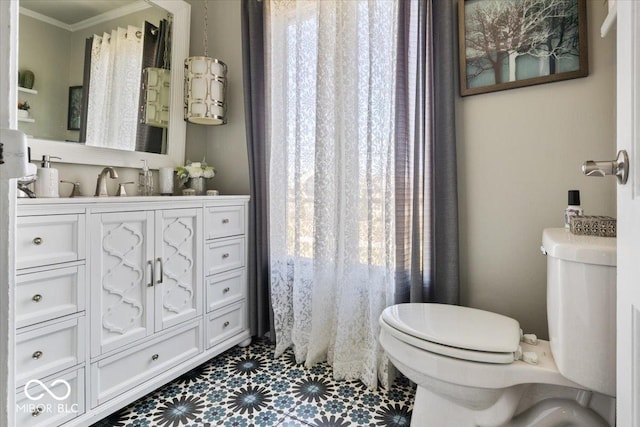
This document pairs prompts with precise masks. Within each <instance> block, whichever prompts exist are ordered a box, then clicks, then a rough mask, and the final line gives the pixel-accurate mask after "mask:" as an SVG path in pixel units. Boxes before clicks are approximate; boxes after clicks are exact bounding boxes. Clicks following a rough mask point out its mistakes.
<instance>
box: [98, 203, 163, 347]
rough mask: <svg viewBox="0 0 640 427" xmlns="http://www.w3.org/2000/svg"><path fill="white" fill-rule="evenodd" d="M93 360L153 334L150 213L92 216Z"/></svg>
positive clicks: (151, 228) (118, 213) (151, 214)
mask: <svg viewBox="0 0 640 427" xmlns="http://www.w3.org/2000/svg"><path fill="white" fill-rule="evenodd" d="M90 221H91V266H90V268H91V310H92V312H91V321H92V325H91V332H92V333H91V355H92V356H93V357H95V356H98V355H100V354H104V353H106V352H109V351H111V350H114V349H116V348H118V347H121V346H123V345H127V344H131V343H134V342H136V341H138V340H140V339H142V338H144V337H147V336H149V335H151V334H153V333H154V324H153V285H154V276H153V273H154V264H153V259H154V258H153V241H154V239H153V237H154V236H153V221H154V218H153V212H152V211H149V212H147V211H139V212H109V213H103V214H92V215H91V220H90Z"/></svg>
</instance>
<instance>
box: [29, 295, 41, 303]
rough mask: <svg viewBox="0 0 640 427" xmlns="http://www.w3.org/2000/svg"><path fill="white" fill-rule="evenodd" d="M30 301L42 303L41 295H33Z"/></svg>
mask: <svg viewBox="0 0 640 427" xmlns="http://www.w3.org/2000/svg"><path fill="white" fill-rule="evenodd" d="M31 299H32V300H33V302H40V301H42V295H40V294H35V295H34V296H33V298H31Z"/></svg>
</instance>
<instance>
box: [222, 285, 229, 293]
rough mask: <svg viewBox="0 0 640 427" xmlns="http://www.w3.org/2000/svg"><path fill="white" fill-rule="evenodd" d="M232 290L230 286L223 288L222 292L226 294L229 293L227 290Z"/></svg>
mask: <svg viewBox="0 0 640 427" xmlns="http://www.w3.org/2000/svg"><path fill="white" fill-rule="evenodd" d="M230 290H231V289H229V288H228V287H227V288H224V289H223V290H222V293H223V294H226V293H227V292H229V291H230Z"/></svg>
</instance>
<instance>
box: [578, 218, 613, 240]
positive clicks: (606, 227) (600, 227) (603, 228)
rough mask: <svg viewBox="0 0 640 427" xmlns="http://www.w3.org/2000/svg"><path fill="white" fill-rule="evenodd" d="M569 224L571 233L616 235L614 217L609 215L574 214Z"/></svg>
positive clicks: (602, 235) (601, 235) (603, 235)
mask: <svg viewBox="0 0 640 427" xmlns="http://www.w3.org/2000/svg"><path fill="white" fill-rule="evenodd" d="M569 226H570V228H569V229H570V230H571V232H572V233H573V234H579V235H583V236H600V237H616V219H615V218H612V217H610V216H574V217H571V219H570V224H569Z"/></svg>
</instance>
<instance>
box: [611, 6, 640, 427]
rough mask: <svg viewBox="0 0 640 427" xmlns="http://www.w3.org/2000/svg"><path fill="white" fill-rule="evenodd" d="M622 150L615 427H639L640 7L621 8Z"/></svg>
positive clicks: (619, 98)
mask: <svg viewBox="0 0 640 427" xmlns="http://www.w3.org/2000/svg"><path fill="white" fill-rule="evenodd" d="M617 19H618V23H617V27H618V31H617V34H618V35H617V67H618V77H617V79H618V82H617V84H618V90H617V115H618V125H617V126H618V149H619V150H626V151H627V152H628V153H629V159H630V171H629V172H630V175H629V181H628V182H627V184H626V185H618V295H617V298H618V307H617V309H618V314H617V315H618V336H617V342H618V345H617V393H616V394H617V396H616V399H617V425H619V426H640V171H639V170H638V168H640V2H635V1H619V2H618V17H617Z"/></svg>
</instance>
